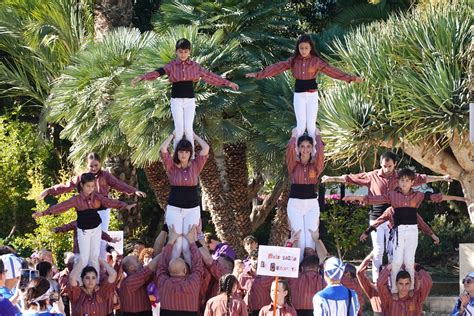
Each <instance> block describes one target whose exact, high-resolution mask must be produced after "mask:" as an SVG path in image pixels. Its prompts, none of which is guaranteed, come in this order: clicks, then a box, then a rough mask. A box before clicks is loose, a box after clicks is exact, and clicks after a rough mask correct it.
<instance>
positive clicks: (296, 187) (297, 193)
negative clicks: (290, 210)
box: [290, 183, 318, 200]
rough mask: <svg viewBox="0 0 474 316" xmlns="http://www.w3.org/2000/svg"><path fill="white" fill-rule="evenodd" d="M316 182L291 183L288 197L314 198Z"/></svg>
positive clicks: (315, 195)
mask: <svg viewBox="0 0 474 316" xmlns="http://www.w3.org/2000/svg"><path fill="white" fill-rule="evenodd" d="M317 197H318V195H317V194H316V184H295V183H292V184H291V189H290V198H294V199H304V200H308V199H316V198H317Z"/></svg>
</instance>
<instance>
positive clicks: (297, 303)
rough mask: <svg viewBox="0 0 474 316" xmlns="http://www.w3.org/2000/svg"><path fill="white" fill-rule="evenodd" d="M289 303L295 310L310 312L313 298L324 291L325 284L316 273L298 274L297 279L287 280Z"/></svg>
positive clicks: (321, 277) (304, 272) (305, 272)
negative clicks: (289, 294)
mask: <svg viewBox="0 0 474 316" xmlns="http://www.w3.org/2000/svg"><path fill="white" fill-rule="evenodd" d="M288 285H289V287H290V290H291V293H292V294H293V295H292V296H291V303H292V304H293V307H294V308H295V309H296V310H312V309H313V296H314V295H315V294H316V293H317V292H319V291H321V290H322V289H324V287H325V286H326V282H324V278H323V276H322V275H320V274H319V273H318V272H317V271H303V272H300V274H299V276H298V278H295V279H294V278H290V279H288Z"/></svg>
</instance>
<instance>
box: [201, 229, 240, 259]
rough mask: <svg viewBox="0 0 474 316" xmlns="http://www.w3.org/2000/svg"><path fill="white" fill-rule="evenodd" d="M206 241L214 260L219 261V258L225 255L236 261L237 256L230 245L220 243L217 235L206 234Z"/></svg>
mask: <svg viewBox="0 0 474 316" xmlns="http://www.w3.org/2000/svg"><path fill="white" fill-rule="evenodd" d="M204 241H205V242H206V244H207V247H208V248H209V250H210V251H211V253H212V259H214V260H217V259H218V258H219V257H221V256H223V255H224V256H227V257H229V258H230V259H232V261H234V260H235V257H236V255H235V251H234V249H232V247H231V246H230V245H229V244H228V243H226V242H220V241H219V239H218V238H217V236H216V235H215V234H212V233H206V234H204Z"/></svg>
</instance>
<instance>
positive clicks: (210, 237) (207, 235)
mask: <svg viewBox="0 0 474 316" xmlns="http://www.w3.org/2000/svg"><path fill="white" fill-rule="evenodd" d="M212 240H215V241H220V240H219V238H217V235H216V234H213V233H205V234H204V241H205V242H206V244H210V243H211V241H212Z"/></svg>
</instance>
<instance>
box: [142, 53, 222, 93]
mask: <svg viewBox="0 0 474 316" xmlns="http://www.w3.org/2000/svg"><path fill="white" fill-rule="evenodd" d="M163 69H164V71H165V73H166V74H167V75H168V79H169V81H170V82H179V81H195V82H196V81H199V79H202V80H204V81H205V82H207V83H208V84H210V85H213V86H220V87H224V86H229V84H230V83H231V82H230V81H229V80H227V79H224V78H222V77H221V76H219V75H217V74H215V73H213V72H211V71H209V70H207V69H205V68H204V67H202V66H201V65H199V64H198V63H197V62H195V61H193V60H191V59H187V60H185V61H181V60H180V59H179V58H176V59H174V60H172V61H170V62H169V63H167V64H166V65H165V66H164V67H163ZM158 77H160V73H159V72H158V71H156V70H155V71H152V72H149V73H146V74H144V75H143V76H142V80H155V79H156V78H158Z"/></svg>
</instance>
